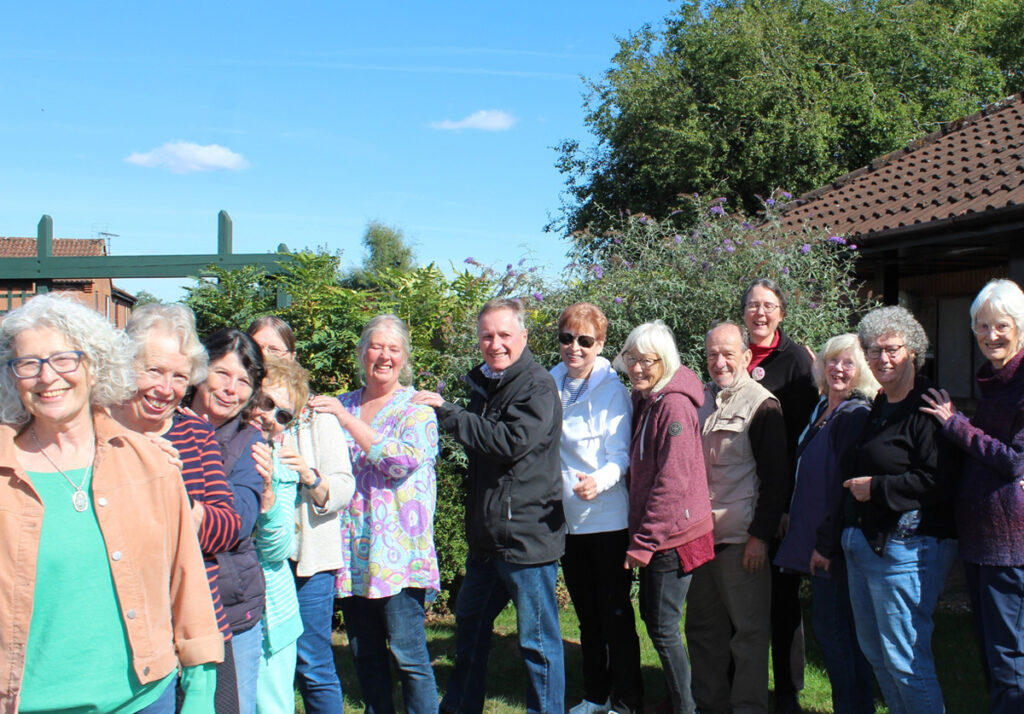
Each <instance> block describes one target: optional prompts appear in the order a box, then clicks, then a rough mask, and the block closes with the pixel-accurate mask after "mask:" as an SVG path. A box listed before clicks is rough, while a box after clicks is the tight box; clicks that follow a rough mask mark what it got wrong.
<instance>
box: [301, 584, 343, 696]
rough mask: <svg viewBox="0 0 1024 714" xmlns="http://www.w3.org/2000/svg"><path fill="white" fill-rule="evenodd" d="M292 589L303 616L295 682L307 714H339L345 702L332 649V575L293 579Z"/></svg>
mask: <svg viewBox="0 0 1024 714" xmlns="http://www.w3.org/2000/svg"><path fill="white" fill-rule="evenodd" d="M292 567H294V564H293V566H292ZM295 590H296V592H297V593H298V596H299V614H300V615H301V616H302V634H301V635H299V640H298V642H296V643H295V644H296V652H297V659H296V663H295V682H296V684H297V685H298V687H299V693H300V694H301V695H302V703H303V706H304V707H305V709H306V714H342V712H343V711H344V708H345V704H344V701H345V700H344V699H343V698H342V695H341V682H339V681H338V670H337V668H336V667H335V666H334V650H333V649H332V648H331V627H332V625H333V621H334V573H333V572H327V571H324V572H322V573H314V574H313V575H310V576H309V577H308V578H303V577H299V576H296V578H295Z"/></svg>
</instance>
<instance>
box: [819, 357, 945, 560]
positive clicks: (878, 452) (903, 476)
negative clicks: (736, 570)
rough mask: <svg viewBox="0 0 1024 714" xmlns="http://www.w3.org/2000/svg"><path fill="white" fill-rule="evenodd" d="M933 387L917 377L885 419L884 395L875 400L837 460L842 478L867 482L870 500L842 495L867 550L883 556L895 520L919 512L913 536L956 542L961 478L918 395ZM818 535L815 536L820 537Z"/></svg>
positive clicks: (939, 426) (886, 404)
mask: <svg viewBox="0 0 1024 714" xmlns="http://www.w3.org/2000/svg"><path fill="white" fill-rule="evenodd" d="M930 386H932V385H931V382H929V381H928V380H927V379H925V378H924V377H917V379H916V380H915V381H914V389H913V391H911V392H910V394H908V395H907V396H906V397H905V398H904V399H903V400H902V401H901V402H899V403H898V404H897V405H896V408H895V411H893V412H892V413H891V414H890V415H889V416H888V418H885V417H883V416H882V413H883V410H885V409H886V408H887V407H888V404H889V402H888V400H887V399H886V398H885V393H884V392H883V393H881V394H879V395H878V398H877V399H875V403H874V406H872V408H871V414H870V415H869V416H868V421H867V424H865V426H864V430H863V431H862V432H861V434H860V437H859V438H858V439H857V441H856V443H854V445H853V447H852V448H850V449H849V450H847V452H846V453H845V454H844V456H843V459H842V468H843V472H844V475H845V477H846V478H854V477H856V476H870V477H871V498H870V500H868V501H864V502H860V501H857V500H854V499H853V496H852V495H850V493H849V492H847V493H846V496H845V498H846V499H848V500H847V504H846V505H847V508H849V507H850V506H851V505H852V508H853V512H854V513H855V520H856V526H857V527H859V528H860V529H861V531H863V533H864V537H865V539H867V541H868V543H869V544H870V545H871V547H872V549H873V550H874V551H875V552H876V553H878V554H879V555H881V554H882V552H883V550H884V548H885V542H886V541H887V540H888V539H889V538H890V537H891V536H892V533H893V531H894V530H895V528H896V525H897V522H898V521H899V519H900V516H901V515H903V513H905V512H906V511H913V510H917V509H919V510H920V515H921V522H920V525H919V526H918V528H917V531H916V533H917V535H927V536H934V537H936V538H955V537H956V528H955V526H954V522H953V496H954V494H955V492H956V484H957V480H958V478H959V474H960V455H959V453H958V450H957V449H956V448H955V447H954V446H953V445H952V444H950V443H949V441H947V440H946V439H943V438H940V434H941V432H942V426H941V425H940V424H939V422H938V420H937V419H936V418H935V417H933V416H931V415H930V414H924V413H923V412H921V411H920V407H921V406H923V405H924V400H922V399H921V395H922V394H924V393H925V392H927V390H928V387H930ZM819 534H820V532H819Z"/></svg>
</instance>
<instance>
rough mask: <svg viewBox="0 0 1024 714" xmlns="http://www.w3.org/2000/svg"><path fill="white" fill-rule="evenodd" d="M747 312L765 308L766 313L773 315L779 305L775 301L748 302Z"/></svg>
mask: <svg viewBox="0 0 1024 714" xmlns="http://www.w3.org/2000/svg"><path fill="white" fill-rule="evenodd" d="M746 309H747V312H757V311H758V310H764V314H765V315H771V314H772V313H773V312H775V311H776V310H778V309H779V305H778V304H777V303H774V302H748V303H747V308H746Z"/></svg>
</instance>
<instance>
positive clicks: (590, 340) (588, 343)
mask: <svg viewBox="0 0 1024 714" xmlns="http://www.w3.org/2000/svg"><path fill="white" fill-rule="evenodd" d="M573 340H575V341H576V342H578V343H579V346H580V347H582V348H583V349H589V348H591V347H593V346H594V344H595V343H597V339H596V338H594V337H591V336H590V335H574V334H572V333H571V332H559V333H558V341H559V342H561V343H562V344H563V345H571V344H572V343H573Z"/></svg>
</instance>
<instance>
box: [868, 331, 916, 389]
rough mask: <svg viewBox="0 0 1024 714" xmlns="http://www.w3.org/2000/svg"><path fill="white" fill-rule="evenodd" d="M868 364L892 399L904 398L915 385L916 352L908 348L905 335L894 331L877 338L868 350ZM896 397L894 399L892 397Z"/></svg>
mask: <svg viewBox="0 0 1024 714" xmlns="http://www.w3.org/2000/svg"><path fill="white" fill-rule="evenodd" d="M866 353H867V358H868V366H869V367H871V373H872V374H873V375H875V379H877V380H878V383H879V384H881V385H882V390H883V391H884V392H885V393H886V395H888V396H889V397H890V401H896V400H898V399H902V398H903V396H905V395H906V393H907V392H909V391H910V389H911V388H912V387H913V386H914V359H915V358H916V357H917V355H916V354H914V353H913V352H911V351H910V350H909V349H907V346H906V344H905V343H904V340H903V337H902V336H901V335H897V334H894V333H890V334H888V335H884V336H882V337H878V338H876V339H875V341H874V342H873V343H871V344H870V345H868V349H867V350H866ZM894 396H895V397H896V398H897V399H896V400H894V399H892V397H894Z"/></svg>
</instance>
